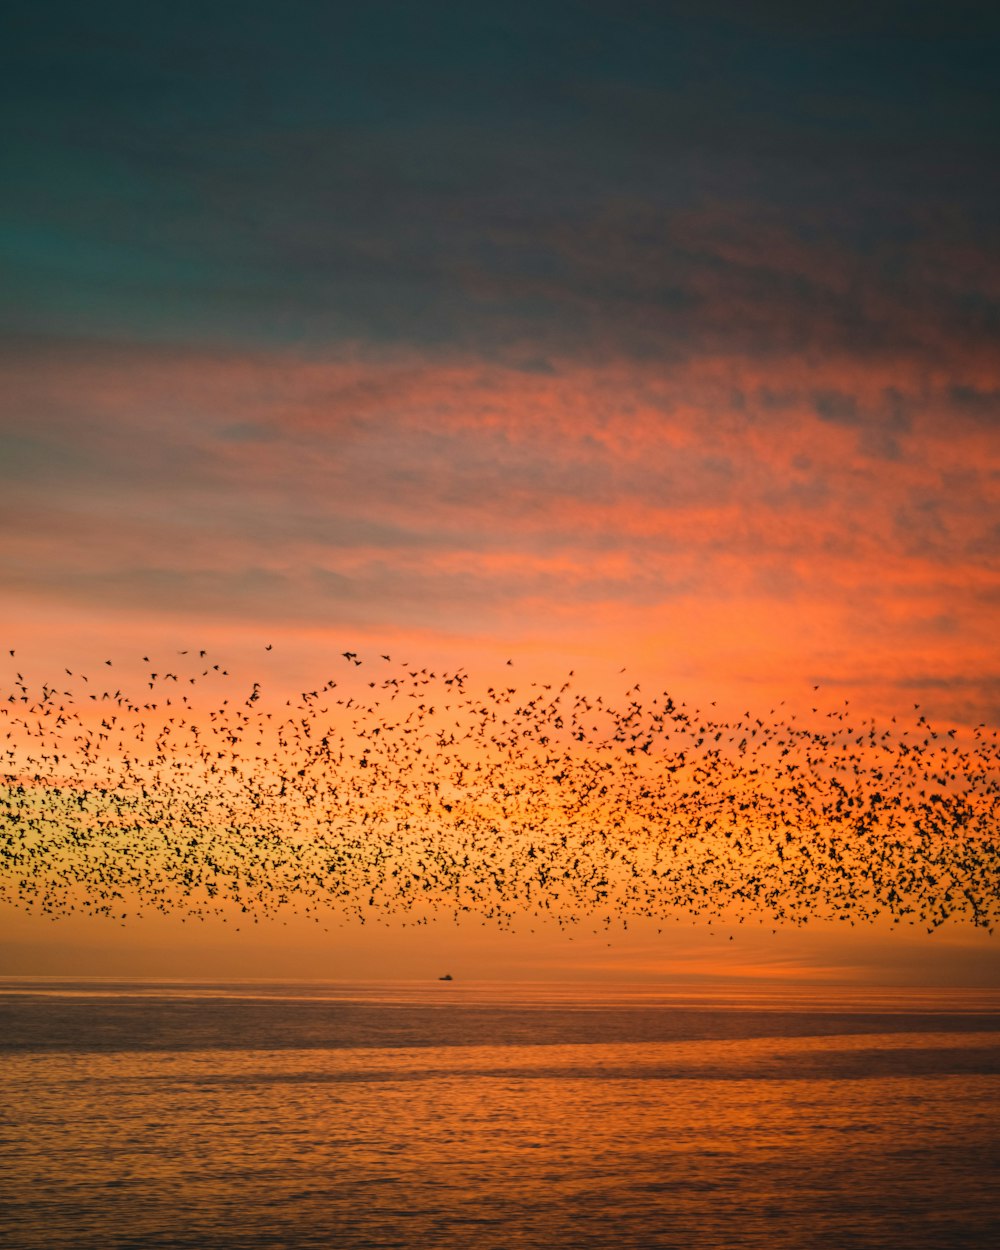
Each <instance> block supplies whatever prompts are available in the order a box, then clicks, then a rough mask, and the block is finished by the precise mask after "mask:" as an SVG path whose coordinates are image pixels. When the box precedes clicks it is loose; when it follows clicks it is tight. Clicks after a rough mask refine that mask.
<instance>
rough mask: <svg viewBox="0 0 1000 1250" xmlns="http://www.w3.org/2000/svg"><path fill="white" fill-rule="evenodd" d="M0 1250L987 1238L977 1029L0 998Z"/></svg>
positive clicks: (598, 1005) (464, 994)
mask: <svg viewBox="0 0 1000 1250" xmlns="http://www.w3.org/2000/svg"><path fill="white" fill-rule="evenodd" d="M0 1098H2V1102H0V1244H2V1245H5V1246H12V1247H17V1248H18V1250H33V1248H34V1247H45V1248H46V1250H59V1248H62V1247H65V1248H67V1250H69V1248H72V1250H81V1248H84V1247H102V1250H103V1248H105V1247H107V1248H114V1247H144V1248H145V1247H167V1246H170V1247H220V1248H229V1247H234V1248H235V1247H247V1248H249V1247H307V1246H310V1247H311V1246H322V1247H338V1248H339V1247H343V1248H350V1247H355V1246H357V1247H362V1246H364V1247H374V1246H385V1247H389V1246H393V1247H396V1246H398V1247H407V1248H408V1250H409V1248H413V1250H422V1248H423V1247H456V1248H457V1247H462V1248H463V1250H466V1248H473V1247H475V1248H478V1247H485V1248H494V1247H496V1248H499V1247H505V1248H510V1250H515V1248H520V1247H545V1248H546V1250H558V1248H561V1247H566V1248H567V1250H569V1248H573V1250H577V1248H583V1247H636V1248H639V1247H641V1248H643V1250H646V1248H649V1250H653V1248H655V1247H675V1246H676V1247H678V1248H681V1247H683V1248H685V1250H688V1248H692V1247H695V1248H697V1247H727V1248H729V1247H768V1248H769V1250H782V1248H786V1247H821V1246H830V1247H838V1248H848V1247H887V1248H889V1247H891V1248H892V1250H900V1248H906V1250H922V1248H927V1247H936V1248H939V1250H946V1248H948V1250H950V1248H951V1247H969V1248H970V1250H971V1248H973V1247H974V1248H976V1250H979V1248H980V1247H987V1246H991V1245H994V1244H998V1238H1000V1001H998V999H997V997H996V996H992V997H991V996H989V995H986V994H984V995H979V996H976V995H972V994H970V995H964V996H963V995H961V994H958V993H955V994H952V995H925V996H924V998H923V999H919V998H915V997H913V996H905V995H898V994H897V995H892V996H886V995H878V994H870V995H868V996H867V997H864V998H861V997H857V996H855V997H854V998H853V999H848V998H843V997H841V998H839V999H838V998H836V997H830V996H828V997H826V998H822V999H820V998H818V997H804V996H800V997H799V998H789V997H784V998H760V997H754V996H747V997H744V998H733V997H728V998H724V997H715V998H712V997H708V996H705V997H696V996H690V995H689V996H684V995H683V994H669V993H665V992H662V991H657V990H652V989H642V988H639V987H612V988H610V989H609V988H608V987H587V986H566V985H563V986H538V985H536V986H526V985H500V986H498V985H466V984H458V983H451V984H438V983H433V984H430V985H425V986H420V985H413V984H410V985H405V984H396V985H393V984H383V985H367V986H365V985H354V986H348V985H296V984H286V985H276V984H266V985H248V984H229V985H213V986H207V985H192V984H162V983H156V984H118V983H115V984H110V983H98V982H72V983H70V982H53V981H46V982H26V981H13V980H8V981H2V982H0Z"/></svg>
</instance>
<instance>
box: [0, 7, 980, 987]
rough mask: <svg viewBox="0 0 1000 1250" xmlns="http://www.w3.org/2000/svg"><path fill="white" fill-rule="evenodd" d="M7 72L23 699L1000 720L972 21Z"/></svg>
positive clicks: (514, 24) (893, 19) (868, 15)
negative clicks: (336, 688)
mask: <svg viewBox="0 0 1000 1250" xmlns="http://www.w3.org/2000/svg"><path fill="white" fill-rule="evenodd" d="M5 27H6V31H7V33H5V35H4V38H3V40H2V41H0V44H2V49H0V59H2V62H3V65H2V76H0V84H2V85H0V91H2V92H3V95H4V100H5V118H6V124H5V132H6V136H7V143H6V145H5V146H6V148H7V154H6V160H5V173H4V176H3V177H4V194H3V197H2V208H0V249H2V255H3V267H4V272H5V279H4V282H3V284H2V288H0V301H2V304H0V306H2V319H3V344H2V348H0V352H2V356H0V370H2V391H3V397H4V398H3V415H2V425H0V440H2V441H0V488H2V489H0V510H2V516H3V527H2V534H3V542H2V545H0V594H2V603H3V608H2V625H0V644H2V648H3V649H2V652H0V655H2V660H0V677H2V680H3V688H4V692H5V694H6V691H7V689H8V688H9V687H10V683H11V681H12V680H13V678H14V674H15V672H17V671H24V672H30V673H32V674H34V675H36V676H37V677H38V678H45V677H46V676H55V675H59V674H61V673H62V672H63V669H64V668H66V667H68V668H70V669H75V668H76V667H77V666H78V665H88V664H89V665H91V666H92V668H96V667H98V666H100V665H101V664H102V663H103V661H104V660H105V659H106V658H107V657H114V659H115V662H116V663H118V662H119V661H121V662H122V663H124V664H126V665H127V664H128V663H129V662H134V661H136V660H137V657H138V656H140V655H143V654H150V653H151V651H157V652H160V653H174V652H176V650H178V649H181V648H188V647H193V648H207V649H209V650H211V652H212V654H213V655H217V656H221V657H224V658H225V659H226V660H227V661H231V662H232V664H233V665H234V666H236V665H238V666H240V668H241V671H242V672H243V673H244V674H246V675H248V676H249V677H250V678H252V679H254V680H258V679H259V680H262V681H265V682H266V683H269V687H268V688H269V689H273V690H275V691H281V690H283V689H284V688H285V686H287V687H288V688H289V689H293V688H294V689H301V688H302V687H301V685H298V684H297V683H299V682H300V681H302V680H305V681H309V680H316V678H317V677H318V676H319V675H320V674H324V675H325V673H326V672H327V670H328V669H329V666H330V665H331V663H332V657H337V656H339V655H340V653H341V652H342V651H343V650H344V649H345V648H346V649H352V650H359V651H361V652H370V653H372V654H375V653H381V652H383V651H385V652H390V653H392V654H393V655H394V656H396V655H400V656H403V658H405V659H408V660H411V661H412V662H414V663H417V662H419V663H420V664H421V665H423V664H430V665H446V666H451V667H453V668H454V667H457V666H459V665H466V666H468V667H469V668H470V669H472V670H473V671H475V672H477V673H480V674H482V675H483V678H484V680H487V679H489V677H490V675H491V674H500V673H501V672H503V671H504V670H506V671H507V672H510V671H514V672H516V673H517V674H518V675H520V674H524V675H525V679H527V678H528V677H530V678H539V679H541V678H545V677H549V678H551V679H556V678H559V677H561V675H562V674H564V673H565V672H567V671H568V670H570V669H573V670H574V671H575V672H576V673H578V674H580V677H581V680H583V681H584V682H585V683H586V684H587V686H588V688H589V689H591V690H592V691H595V692H600V691H608V692H609V693H610V694H615V695H618V696H620V695H621V693H622V690H623V689H624V686H625V681H626V679H627V680H628V681H629V682H631V681H632V680H641V681H642V682H644V683H648V684H649V685H650V686H651V687H652V686H655V687H657V688H659V689H664V688H668V689H670V690H671V691H676V692H677V694H678V697H683V698H686V699H690V700H692V701H693V702H694V703H695V704H697V705H698V706H702V707H703V706H706V705H709V704H710V703H711V702H712V701H713V700H715V701H717V702H718V704H719V706H720V707H722V708H737V707H738V708H739V710H740V711H743V709H744V708H753V709H762V710H764V711H766V709H768V708H770V707H772V706H773V705H774V704H775V703H777V702H778V701H780V700H782V699H784V700H786V701H787V703H788V705H790V706H793V707H798V706H802V707H805V705H806V704H807V702H808V703H809V704H810V706H812V705H813V703H814V702H815V701H816V700H818V701H819V702H820V703H821V704H822V706H824V707H825V706H835V705H842V704H843V701H844V700H845V699H847V700H849V701H850V705H851V707H852V708H855V709H857V712H858V715H860V716H866V717H867V716H874V717H876V718H877V719H879V720H880V723H882V722H889V721H890V718H891V717H892V716H894V715H896V716H898V717H903V716H911V717H912V716H913V714H914V705H915V704H919V706H920V711H921V713H923V714H926V715H927V716H929V717H930V718H931V719H932V720H933V721H935V723H938V724H940V725H942V726H943V727H944V728H948V727H956V728H957V729H958V730H960V731H963V730H966V729H968V728H969V727H971V726H974V725H977V724H980V723H985V724H986V725H988V726H993V727H996V726H997V725H998V724H1000V649H998V646H997V641H996V640H997V637H998V633H1000V612H998V589H1000V583H998V571H1000V507H998V503H1000V441H998V429H997V422H998V417H1000V231H998V226H997V220H998V216H997V206H998V204H1000V91H998V87H997V82H998V79H997V65H998V63H1000V61H998V54H1000V15H998V14H991V13H990V12H989V11H988V6H985V5H983V4H981V3H975V4H966V3H962V2H961V0H959V2H957V3H952V4H948V5H942V4H940V3H937V2H935V3H921V2H920V0H909V2H907V3H902V2H899V3H887V4H880V3H864V4H862V3H853V2H845V3H842V4H838V5H832V6H828V9H827V10H826V11H822V12H817V11H815V10H813V9H804V10H801V11H793V9H792V8H790V7H789V6H787V5H779V4H775V3H753V2H751V3H744V2H739V0H698V3H695V2H694V0H690V2H687V0H679V2H678V0H674V2H671V0H658V2H657V3H627V2H626V3H616V4H610V3H601V2H595V3H589V2H586V0H578V2H576V3H572V4H569V3H565V4H559V3H553V2H551V0H533V2H532V3H519V2H517V0H515V2H513V3H512V2H509V0H507V2H505V3H503V4H486V3H475V4H473V3H433V2H430V3H420V4H415V3H381V2H379V0H372V2H370V3H363V4H357V5H339V4H334V3H319V2H317V3H309V2H306V0H285V2H284V3H282V4H280V5H279V4H277V3H270V2H267V3H254V2H253V0H243V2H241V3H239V4H235V3H228V2H227V0H221V2H215V3H208V4H205V3H200V4H192V3H188V2H186V0H173V2H172V3H170V4H169V5H167V4H163V5H161V4H158V3H150V4H143V5H140V6H138V7H137V6H135V5H131V4H125V3H110V2H106V0H95V2H94V3H91V4H87V5H79V4H69V3H65V4H60V3H46V2H44V0H43V2H41V3H35V4H25V3H17V4H15V5H14V7H13V14H12V16H9V17H8V18H7V20H6V21H5ZM267 645H270V646H271V647H272V651H271V652H269V653H265V652H264V647H265V646H267ZM10 650H14V651H15V652H16V655H15V657H10V656H9V655H8V652H9V651H10ZM508 659H511V660H513V661H514V665H513V670H511V669H508V668H507V660H508ZM265 665H266V667H265ZM622 667H625V668H626V670H627V672H626V674H625V676H624V677H623V676H622V675H621V674H620V669H621V668H622ZM324 679H325V677H324ZM815 686H819V692H818V694H817V693H816V692H814V689H813V688H814V687H815ZM824 700H825V701H826V702H825V703H823V701H824ZM2 916H3V927H4V930H5V932H6V935H7V937H6V938H5V939H4V940H3V942H2V945H0V960H2V963H0V971H5V972H8V973H12V974H17V973H25V974H35V973H53V974H58V973H76V974H86V973H93V974H98V975H99V974H107V975H113V974H128V975H140V974H146V975H205V976H210V975H245V976H250V975H255V974H256V975H309V976H330V977H351V976H356V975H358V976H396V975H406V976H425V975H426V976H435V975H437V974H439V973H440V972H443V971H445V970H447V968H448V967H451V966H452V965H454V967H452V971H453V972H455V973H456V974H461V975H463V976H465V977H468V978H472V977H475V976H511V977H517V976H547V977H562V976H567V977H575V976H584V975H600V976H603V975H614V976H616V977H620V978H626V979H627V978H628V977H630V976H634V977H637V978H644V977H658V976H662V977H665V978H667V979H669V978H671V977H680V978H682V979H684V978H697V977H700V976H703V975H721V976H748V975H754V976H757V975H763V976H768V977H772V976H773V977H788V976H792V975H796V976H798V975H801V976H806V977H810V976H812V977H816V978H821V979H822V978H827V979H830V978H833V979H846V980H852V979H855V980H859V981H884V982H893V981H897V982H900V983H908V982H920V981H923V982H925V983H931V984H934V983H947V982H955V983H969V984H989V983H993V984H996V983H998V982H1000V976H998V971H1000V960H998V958H997V950H998V948H997V945H996V943H997V941H998V940H1000V939H997V938H995V937H994V938H992V939H991V938H989V937H987V936H986V935H985V934H983V933H981V932H975V931H973V930H972V928H971V927H969V926H965V925H962V924H960V923H957V922H956V923H955V924H953V925H951V926H944V927H942V928H941V929H940V930H938V931H936V932H935V933H934V934H932V935H927V934H926V933H925V932H924V930H923V929H922V928H917V929H915V930H910V929H907V928H905V927H904V928H903V929H901V930H900V931H898V932H894V933H889V932H887V931H885V930H883V929H881V928H871V929H865V930H852V931H851V933H850V936H844V934H843V932H842V931H841V930H836V931H835V930H834V928H832V927H830V926H824V925H822V924H820V925H816V926H813V927H810V928H807V929H806V930H793V931H789V932H784V931H781V932H779V933H777V934H771V932H770V929H769V928H767V929H764V930H760V931H758V930H757V928H756V927H755V928H754V931H753V933H750V932H749V931H748V930H747V931H742V930H741V931H740V933H739V934H738V940H737V941H734V942H733V943H729V942H726V943H725V946H726V949H725V950H721V949H719V948H720V944H721V943H720V939H722V941H725V938H726V937H727V936H728V932H729V931H728V930H727V931H724V932H711V931H710V930H711V929H712V926H710V925H708V924H706V923H700V924H696V925H688V926H686V927H682V926H678V925H675V926H674V927H673V928H672V929H670V931H669V932H668V933H665V934H664V935H661V936H658V935H657V934H656V932H655V929H653V928H650V929H649V931H646V930H644V929H642V927H641V926H640V927H639V928H638V929H636V928H633V929H630V930H629V931H628V932H626V933H617V932H616V933H614V934H611V935H606V934H604V933H603V932H602V933H601V934H600V935H595V934H594V933H592V932H590V931H589V930H588V929H587V926H586V925H583V926H582V927H581V931H580V932H579V933H577V934H575V935H570V936H567V935H566V934H565V933H563V932H562V931H555V930H552V931H549V929H546V928H545V927H544V926H538V931H537V932H531V929H532V927H533V923H534V922H532V921H531V920H530V919H529V918H526V919H525V922H524V924H523V926H520V927H519V928H518V929H517V931H516V932H515V933H513V934H508V933H500V932H498V931H495V930H494V929H491V928H490V927H489V926H488V925H487V926H485V927H482V926H472V927H471V928H470V930H469V931H468V932H463V933H461V934H455V933H454V932H453V931H452V930H451V929H450V928H449V927H448V926H447V925H444V924H441V925H438V926H437V927H435V928H434V929H433V930H432V931H429V932H421V933H419V934H414V931H413V930H412V929H402V928H400V927H398V925H396V924H395V923H394V921H393V920H392V918H391V917H389V918H388V922H387V923H386V924H385V925H382V926H367V927H366V928H365V929H363V930H362V929H361V928H360V927H357V926H351V925H347V926H345V927H343V928H337V927H331V929H330V932H329V934H322V935H321V936H317V935H316V934H315V933H313V932H311V931H310V930H309V929H308V928H307V927H305V926H302V925H299V924H298V923H297V922H296V921H294V920H292V919H289V921H288V925H287V926H282V925H280V924H279V925H275V926H271V925H270V924H268V925H266V926H263V928H262V929H261V930H260V931H258V932H256V933H255V934H253V935H252V936H251V935H248V934H246V933H241V934H237V933H235V932H233V931H232V927H231V926H230V927H227V928H224V927H223V926H221V925H216V926H214V927H213V926H205V927H204V928H202V929H200V930H199V931H197V932H192V926H191V925H190V924H189V923H188V924H184V923H182V921H181V920H180V918H174V919H172V918H170V917H157V918H156V919H155V920H154V919H152V918H150V919H148V920H146V921H136V922H133V923H132V924H131V925H129V926H127V927H125V928H122V927H120V926H111V925H110V924H109V923H108V922H105V921H99V920H89V921H88V920H86V919H84V918H82V917H74V918H72V919H66V920H59V921H52V920H49V919H43V918H40V917H39V916H37V915H33V914H31V913H29V912H25V911H24V910H22V909H20V908H15V907H13V906H10V905H9V904H4V905H3V911H2ZM765 935H766V936H765ZM609 936H610V938H611V945H610V946H609V945H608V944H607V943H608V940H609ZM456 943H458V944H459V945H456Z"/></svg>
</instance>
